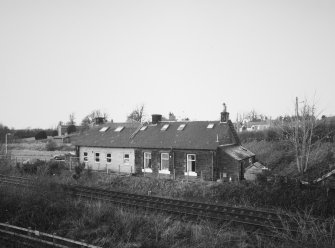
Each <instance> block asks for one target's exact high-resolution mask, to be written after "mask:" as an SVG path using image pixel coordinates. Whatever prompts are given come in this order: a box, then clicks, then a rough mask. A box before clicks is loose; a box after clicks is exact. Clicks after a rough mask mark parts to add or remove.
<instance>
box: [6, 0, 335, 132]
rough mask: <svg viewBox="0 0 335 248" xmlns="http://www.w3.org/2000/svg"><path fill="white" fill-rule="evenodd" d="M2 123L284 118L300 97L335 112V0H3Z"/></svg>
mask: <svg viewBox="0 0 335 248" xmlns="http://www.w3.org/2000/svg"><path fill="white" fill-rule="evenodd" d="M0 86H1V87H0V123H2V124H4V125H7V126H9V127H14V128H27V127H31V128H50V127H55V126H56V125H57V123H58V122H59V121H64V122H66V121H68V116H69V114H71V113H75V117H76V121H77V122H78V123H80V122H81V120H82V118H83V117H84V116H85V115H87V114H89V113H90V112H91V111H92V110H95V109H100V110H102V111H104V112H107V113H108V114H109V116H110V118H113V119H114V121H125V119H126V116H127V114H129V113H130V112H131V111H132V109H134V108H135V107H136V106H137V105H139V104H144V105H145V108H146V113H147V114H148V115H151V114H154V113H160V114H163V115H165V116H167V115H168V113H169V112H170V111H171V112H173V113H175V115H176V116H178V117H189V118H190V119H191V120H216V119H218V118H219V115H220V112H221V110H222V103H223V102H226V104H227V108H228V111H229V112H230V116H231V119H232V120H233V121H234V120H235V119H236V115H237V113H241V114H242V113H245V112H248V111H250V110H252V109H254V110H256V111H257V112H259V113H261V114H264V115H268V116H272V117H273V118H275V117H277V116H279V115H284V114H291V113H293V112H294V101H295V97H296V96H297V97H299V99H301V100H303V99H304V98H307V99H309V100H310V101H313V98H314V95H315V100H316V103H317V107H318V110H319V111H322V114H325V115H335V100H334V98H335V97H334V96H335V1H334V0H328V1H320V0H315V1H307V0H288V1H284V0H277V1H271V0H265V1H249V0H246V1H232V0H227V1H224V0H218V1H210V0H204V1H195V0H193V1H182V0H177V1H171V0H165V1H159V0H153V1H140V0H134V1H127V0H119V1H113V0H106V1H102V0H99V1H98V0H77V1H75V0H65V1H61V0H54V1H51V0H41V1H33V0H0Z"/></svg>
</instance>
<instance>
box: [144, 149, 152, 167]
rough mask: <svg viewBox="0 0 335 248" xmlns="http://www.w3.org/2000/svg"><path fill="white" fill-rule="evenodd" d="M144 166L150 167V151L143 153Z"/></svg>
mask: <svg viewBox="0 0 335 248" xmlns="http://www.w3.org/2000/svg"><path fill="white" fill-rule="evenodd" d="M144 168H151V153H150V152H145V153H144Z"/></svg>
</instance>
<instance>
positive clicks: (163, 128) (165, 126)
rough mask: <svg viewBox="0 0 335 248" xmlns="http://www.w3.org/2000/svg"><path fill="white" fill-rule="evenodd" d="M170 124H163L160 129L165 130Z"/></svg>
mask: <svg viewBox="0 0 335 248" xmlns="http://www.w3.org/2000/svg"><path fill="white" fill-rule="evenodd" d="M169 126H170V124H164V126H163V127H162V128H161V131H166V130H167V129H168V128H169Z"/></svg>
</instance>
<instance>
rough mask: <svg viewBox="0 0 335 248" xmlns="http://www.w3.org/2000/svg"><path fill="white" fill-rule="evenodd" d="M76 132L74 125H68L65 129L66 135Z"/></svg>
mask: <svg viewBox="0 0 335 248" xmlns="http://www.w3.org/2000/svg"><path fill="white" fill-rule="evenodd" d="M76 131H77V128H76V126H75V125H70V126H68V127H67V133H68V134H70V133H74V132H76Z"/></svg>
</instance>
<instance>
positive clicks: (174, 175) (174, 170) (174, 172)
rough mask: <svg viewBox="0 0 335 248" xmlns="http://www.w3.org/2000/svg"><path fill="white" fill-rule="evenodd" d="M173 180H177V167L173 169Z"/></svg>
mask: <svg viewBox="0 0 335 248" xmlns="http://www.w3.org/2000/svg"><path fill="white" fill-rule="evenodd" d="M173 180H176V169H173Z"/></svg>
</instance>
